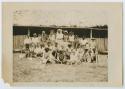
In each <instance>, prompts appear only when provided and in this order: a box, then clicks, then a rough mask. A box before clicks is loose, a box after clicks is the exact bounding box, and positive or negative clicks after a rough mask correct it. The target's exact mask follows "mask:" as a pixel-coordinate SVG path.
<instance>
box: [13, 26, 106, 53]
mask: <svg viewBox="0 0 125 89" xmlns="http://www.w3.org/2000/svg"><path fill="white" fill-rule="evenodd" d="M58 28H61V29H62V30H67V31H68V32H70V31H73V32H74V34H75V35H78V36H79V37H83V36H84V37H86V38H88V39H90V38H95V39H96V42H97V47H98V50H99V52H107V51H108V27H107V26H105V27H86V28H83V27H66V26H65V27H56V26H55V27H54V26H50V27H46V26H13V48H14V49H19V48H20V46H21V45H23V41H24V38H25V35H27V34H28V31H29V32H30V36H32V35H33V33H37V34H40V33H42V31H43V30H44V31H45V32H46V33H47V34H49V32H50V30H55V31H56V30H57V29H58Z"/></svg>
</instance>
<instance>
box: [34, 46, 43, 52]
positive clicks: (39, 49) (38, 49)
mask: <svg viewBox="0 0 125 89" xmlns="http://www.w3.org/2000/svg"><path fill="white" fill-rule="evenodd" d="M34 52H35V53H42V49H41V48H40V47H37V48H36V49H35V50H34Z"/></svg>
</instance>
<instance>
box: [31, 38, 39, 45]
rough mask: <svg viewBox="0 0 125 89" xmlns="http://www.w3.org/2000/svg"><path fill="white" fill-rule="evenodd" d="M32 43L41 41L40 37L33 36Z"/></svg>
mask: <svg viewBox="0 0 125 89" xmlns="http://www.w3.org/2000/svg"><path fill="white" fill-rule="evenodd" d="M32 43H34V44H35V45H37V43H39V39H38V37H35V38H34V37H33V38H32Z"/></svg>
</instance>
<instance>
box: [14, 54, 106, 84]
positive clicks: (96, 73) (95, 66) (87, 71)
mask: <svg viewBox="0 0 125 89" xmlns="http://www.w3.org/2000/svg"><path fill="white" fill-rule="evenodd" d="M18 56H19V53H14V61H13V63H14V64H13V81H14V82H107V81H108V67H107V64H108V63H107V55H99V60H98V63H82V64H79V65H65V64H47V65H45V64H42V63H41V62H40V59H32V60H29V59H26V58H24V59H19V58H18Z"/></svg>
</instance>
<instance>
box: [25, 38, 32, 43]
mask: <svg viewBox="0 0 125 89" xmlns="http://www.w3.org/2000/svg"><path fill="white" fill-rule="evenodd" d="M31 42H32V41H31V39H30V38H26V39H24V44H30V43H31Z"/></svg>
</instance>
